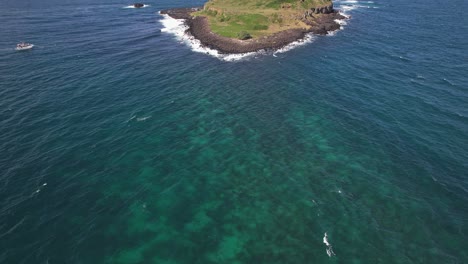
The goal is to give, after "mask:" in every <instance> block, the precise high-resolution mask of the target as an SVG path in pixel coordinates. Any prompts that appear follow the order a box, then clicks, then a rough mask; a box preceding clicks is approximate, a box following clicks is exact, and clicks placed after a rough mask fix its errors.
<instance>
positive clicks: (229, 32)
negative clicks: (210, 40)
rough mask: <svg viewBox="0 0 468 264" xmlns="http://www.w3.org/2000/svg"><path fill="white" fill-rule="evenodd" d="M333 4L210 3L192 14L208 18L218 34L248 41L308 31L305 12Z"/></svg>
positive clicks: (298, 0) (277, 0) (305, 0)
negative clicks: (301, 30)
mask: <svg viewBox="0 0 468 264" xmlns="http://www.w3.org/2000/svg"><path fill="white" fill-rule="evenodd" d="M331 4H332V1H331V0H209V1H208V2H207V3H206V4H205V6H204V8H203V10H201V11H198V12H195V13H194V14H193V15H195V16H205V17H207V18H208V21H209V24H210V28H211V30H212V32H214V33H216V34H218V35H221V36H224V37H229V38H238V39H249V38H259V37H263V36H267V35H270V34H273V33H277V32H280V31H283V30H287V29H297V28H303V29H308V28H309V27H310V25H308V24H306V23H304V21H302V20H301V18H302V17H303V16H304V13H305V12H306V11H307V10H310V9H311V8H316V7H323V6H328V5H331ZM317 16H320V14H318V15H317Z"/></svg>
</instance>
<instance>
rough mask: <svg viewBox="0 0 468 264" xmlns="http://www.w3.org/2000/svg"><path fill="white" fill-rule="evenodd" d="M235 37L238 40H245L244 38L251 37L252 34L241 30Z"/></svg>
mask: <svg viewBox="0 0 468 264" xmlns="http://www.w3.org/2000/svg"><path fill="white" fill-rule="evenodd" d="M237 38H238V39H240V40H246V39H251V38H252V36H251V35H250V34H249V32H247V31H241V32H239V33H237Z"/></svg>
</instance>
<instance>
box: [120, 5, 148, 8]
mask: <svg viewBox="0 0 468 264" xmlns="http://www.w3.org/2000/svg"><path fill="white" fill-rule="evenodd" d="M150 6H151V5H143V6H142V7H135V6H134V5H129V6H124V7H123V8H146V7H150Z"/></svg>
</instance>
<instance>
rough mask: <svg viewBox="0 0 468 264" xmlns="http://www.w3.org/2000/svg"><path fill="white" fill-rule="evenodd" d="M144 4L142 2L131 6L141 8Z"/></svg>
mask: <svg viewBox="0 0 468 264" xmlns="http://www.w3.org/2000/svg"><path fill="white" fill-rule="evenodd" d="M144 6H145V4H142V3H135V4H133V7H135V8H141V7H144Z"/></svg>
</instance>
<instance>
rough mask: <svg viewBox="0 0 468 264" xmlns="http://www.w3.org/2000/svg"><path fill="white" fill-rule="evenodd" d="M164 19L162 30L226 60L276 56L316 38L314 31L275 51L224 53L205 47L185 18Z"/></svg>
mask: <svg viewBox="0 0 468 264" xmlns="http://www.w3.org/2000/svg"><path fill="white" fill-rule="evenodd" d="M162 16H163V19H162V20H161V23H162V25H163V29H161V32H167V33H170V34H173V35H175V36H176V38H177V40H178V41H180V43H184V44H186V45H188V46H189V47H190V48H191V49H192V50H193V51H195V52H200V53H205V54H208V55H210V56H213V57H216V58H218V59H220V60H224V61H238V60H242V59H246V58H251V57H256V56H258V55H266V54H273V56H274V57H276V54H279V53H285V52H287V51H289V50H292V49H294V48H296V47H300V46H303V45H306V44H308V43H312V42H313V41H314V39H315V37H314V35H313V34H312V33H310V34H307V35H306V36H305V37H304V38H303V39H300V40H297V41H294V42H292V43H290V44H288V45H286V46H284V47H283V48H281V49H278V50H275V51H274V52H267V51H264V50H262V51H255V52H248V53H242V54H223V53H220V52H219V51H217V50H215V49H211V48H208V47H205V46H203V45H202V44H201V42H200V41H199V40H197V39H196V38H194V37H193V36H192V35H190V34H188V33H187V29H188V26H187V25H186V24H185V23H184V20H183V19H174V18H172V17H170V16H169V15H166V14H163V15H162Z"/></svg>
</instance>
